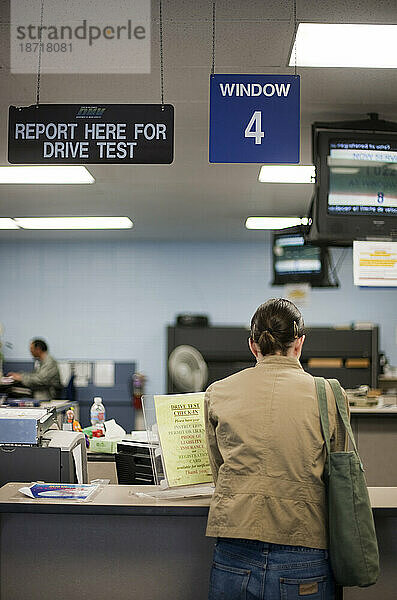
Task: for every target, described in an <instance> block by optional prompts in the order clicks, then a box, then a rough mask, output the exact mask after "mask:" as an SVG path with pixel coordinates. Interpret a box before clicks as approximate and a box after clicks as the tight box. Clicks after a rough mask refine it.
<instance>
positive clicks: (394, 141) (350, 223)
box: [309, 130, 397, 245]
mask: <svg viewBox="0 0 397 600" xmlns="http://www.w3.org/2000/svg"><path fill="white" fill-rule="evenodd" d="M314 147H315V151H314V156H313V159H314V161H315V165H316V176H317V183H316V195H315V206H314V213H313V225H314V232H315V235H312V234H309V239H310V240H312V241H325V243H327V242H328V243H330V244H331V243H333V242H342V243H341V245H344V243H346V244H351V243H352V242H353V241H354V240H359V239H371V238H391V239H393V238H394V237H395V236H397V132H393V131H391V132H383V133H378V132H369V131H332V130H325V131H321V130H317V131H315V139H314ZM316 234H317V235H316Z"/></svg>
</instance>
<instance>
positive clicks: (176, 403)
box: [154, 392, 212, 486]
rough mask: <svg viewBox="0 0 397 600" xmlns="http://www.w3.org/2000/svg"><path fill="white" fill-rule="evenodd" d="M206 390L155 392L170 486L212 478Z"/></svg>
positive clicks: (206, 480)
mask: <svg viewBox="0 0 397 600" xmlns="http://www.w3.org/2000/svg"><path fill="white" fill-rule="evenodd" d="M204 397H205V393H204V392H199V393H195V394H175V395H174V394H173V395H167V396H154V404H155V409H156V419H157V427H158V433H159V438H160V444H161V450H162V454H163V462H164V467H165V472H166V476H167V480H168V485H169V486H181V485H193V484H196V483H209V482H211V481H212V474H211V467H210V464H209V459H208V453H207V447H206V442H205V425H204Z"/></svg>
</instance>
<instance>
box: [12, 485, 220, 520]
mask: <svg viewBox="0 0 397 600" xmlns="http://www.w3.org/2000/svg"><path fill="white" fill-rule="evenodd" d="M29 485H31V484H30V483H7V484H6V485H4V486H3V487H2V488H0V513H2V512H3V513H4V512H34V513H69V514H70V513H71V514H102V515H105V514H106V515H108V514H115V515H173V516H178V515H189V516H203V515H207V514H208V507H209V503H210V498H209V497H201V498H181V499H174V500H163V499H158V498H149V497H142V496H137V495H136V492H141V493H142V492H143V493H146V494H147V493H150V491H151V490H152V491H158V490H159V489H160V487H159V486H155V485H105V486H104V487H103V488H102V489H101V490H100V492H99V494H97V495H96V496H94V498H93V499H92V500H90V501H88V502H78V501H75V500H55V499H40V500H37V499H36V500H33V499H31V498H28V497H27V496H24V494H21V493H20V492H19V491H18V490H19V489H20V488H21V487H26V486H29Z"/></svg>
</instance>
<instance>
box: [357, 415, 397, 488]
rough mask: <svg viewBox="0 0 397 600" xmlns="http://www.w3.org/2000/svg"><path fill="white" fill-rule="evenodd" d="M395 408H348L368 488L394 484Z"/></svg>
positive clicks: (396, 463) (396, 476)
mask: <svg viewBox="0 0 397 600" xmlns="http://www.w3.org/2000/svg"><path fill="white" fill-rule="evenodd" d="M396 417H397V407H396V406H394V407H393V406H392V407H388V408H358V407H357V408H356V407H351V408H350V421H351V425H352V429H353V433H354V437H355V439H356V442H357V447H358V451H359V454H360V456H361V460H362V461H363V464H364V468H365V477H366V480H367V485H368V486H371V487H393V486H396V485H397V461H396V448H397V419H396Z"/></svg>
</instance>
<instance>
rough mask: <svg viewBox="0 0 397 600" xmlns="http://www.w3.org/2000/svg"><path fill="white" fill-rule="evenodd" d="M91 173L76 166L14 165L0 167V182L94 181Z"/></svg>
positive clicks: (63, 182)
mask: <svg viewBox="0 0 397 600" xmlns="http://www.w3.org/2000/svg"><path fill="white" fill-rule="evenodd" d="M94 182H95V179H94V178H93V176H92V175H91V173H90V172H89V171H88V170H87V169H86V168H85V167H82V166H80V165H76V166H74V165H73V166H69V165H68V166H66V165H63V166H47V165H34V166H15V167H0V183H52V184H54V183H56V184H58V183H62V184H65V183H94Z"/></svg>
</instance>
